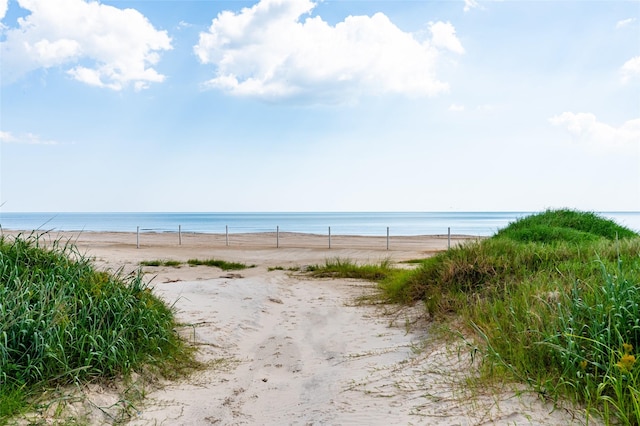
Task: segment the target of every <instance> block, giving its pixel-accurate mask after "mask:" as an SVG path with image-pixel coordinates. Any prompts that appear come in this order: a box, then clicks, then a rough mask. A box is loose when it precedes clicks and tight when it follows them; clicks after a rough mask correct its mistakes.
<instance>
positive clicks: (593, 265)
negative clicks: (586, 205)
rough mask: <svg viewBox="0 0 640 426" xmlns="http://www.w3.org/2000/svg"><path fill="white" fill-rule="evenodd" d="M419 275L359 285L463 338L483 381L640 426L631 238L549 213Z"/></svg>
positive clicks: (639, 346) (638, 285) (579, 215)
mask: <svg viewBox="0 0 640 426" xmlns="http://www.w3.org/2000/svg"><path fill="white" fill-rule="evenodd" d="M334 263H335V264H340V263H341V262H337V261H336V262H334ZM343 263H344V262H343ZM417 265H418V266H417V267H416V268H415V269H411V270H403V271H402V272H399V273H393V272H392V273H386V274H384V275H382V274H380V275H376V274H370V273H369V272H368V269H369V268H370V267H369V266H362V268H363V269H365V271H364V272H363V273H362V274H361V277H362V278H366V279H373V280H375V281H377V282H379V283H380V288H381V289H382V295H383V297H384V298H385V299H386V300H387V301H390V302H396V303H407V304H414V303H422V304H423V305H424V307H425V310H426V312H427V313H428V314H429V316H430V317H431V318H432V319H433V321H436V322H440V323H448V324H451V325H452V326H454V327H456V328H461V329H459V330H457V331H458V332H460V334H461V335H464V336H471V338H472V339H474V340H475V342H476V343H477V346H476V345H474V350H476V348H480V350H481V352H482V355H483V356H481V357H478V356H476V359H482V363H481V365H480V366H479V367H480V373H481V374H482V377H483V378H484V379H485V380H497V379H500V378H502V379H505V380H516V381H519V382H522V383H525V384H527V385H529V386H530V387H531V388H532V389H534V390H535V391H537V392H538V393H539V394H540V396H541V397H543V398H545V399H547V400H549V399H550V400H553V401H559V400H561V399H562V400H569V401H573V402H575V403H578V404H580V405H581V406H583V407H586V408H587V411H588V412H589V413H591V414H595V415H598V416H600V417H601V418H603V419H604V420H605V422H606V423H608V424H609V423H620V424H628V425H638V424H640V362H638V361H637V357H638V356H640V236H639V235H638V234H636V233H634V232H633V231H631V230H629V229H627V228H624V227H622V226H620V225H618V224H616V223H614V222H612V221H609V220H607V219H604V218H602V217H600V216H598V215H596V214H593V213H589V212H579V211H574V210H549V211H546V212H544V213H541V214H538V215H533V216H529V217H526V218H523V219H520V220H518V221H516V222H514V223H512V224H510V225H509V226H507V227H505V228H504V229H502V230H500V231H498V232H497V233H496V234H495V235H494V236H492V237H491V238H488V239H484V240H480V241H474V242H469V243H467V244H464V245H462V246H458V247H455V248H451V249H450V250H447V251H444V252H441V253H439V254H437V255H435V256H433V257H431V258H428V259H424V260H423V261H421V262H419V263H417ZM351 267H353V265H350V268H351ZM347 269H348V268H347ZM327 271H332V272H331V273H332V274H334V276H345V277H346V276H349V277H351V276H355V275H357V274H355V273H354V272H353V271H349V272H348V273H342V274H340V273H338V272H336V268H333V267H332V268H327ZM327 273H329V272H327Z"/></svg>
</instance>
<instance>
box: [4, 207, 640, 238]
mask: <svg viewBox="0 0 640 426" xmlns="http://www.w3.org/2000/svg"><path fill="white" fill-rule="evenodd" d="M529 214H531V213H530V212H442V213H434V212H431V213H410V212H393V213H392V212H388V213H383V212H382V213H381V212H375V213H374V212H369V213H367V212H364V213H356V212H348V213H325V212H323V213H6V212H4V213H3V212H0V226H1V227H2V229H7V230H33V229H36V230H42V231H45V230H46V231H49V230H52V231H117V232H135V231H136V229H137V227H140V231H141V232H177V231H178V227H180V228H181V229H182V232H199V233H214V234H223V233H225V232H226V229H227V227H228V231H229V233H243V232H275V231H276V227H279V229H280V232H304V233H312V234H327V233H328V228H329V227H331V233H332V234H333V235H381V236H382V235H386V233H387V227H388V228H389V233H390V235H442V234H446V233H447V231H448V228H451V233H452V234H465V235H476V236H489V235H492V234H494V233H495V232H496V231H497V230H498V229H501V228H503V227H505V226H507V225H508V224H509V223H511V222H513V221H514V220H517V219H518V218H521V217H524V216H527V215H529ZM599 214H600V215H601V216H603V217H607V218H610V219H613V220H615V221H616V222H618V223H619V224H621V225H624V226H627V227H628V228H631V229H633V230H635V231H640V212H602V213H599Z"/></svg>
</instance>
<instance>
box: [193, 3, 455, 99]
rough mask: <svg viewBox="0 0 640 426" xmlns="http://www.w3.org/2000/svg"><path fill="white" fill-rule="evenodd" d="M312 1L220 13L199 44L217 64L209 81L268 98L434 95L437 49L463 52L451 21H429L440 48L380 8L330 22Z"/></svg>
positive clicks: (204, 58) (442, 87)
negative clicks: (317, 13)
mask: <svg viewBox="0 0 640 426" xmlns="http://www.w3.org/2000/svg"><path fill="white" fill-rule="evenodd" d="M314 7H315V3H313V2H312V1H309V0H262V1H261V2H260V3H258V4H256V5H254V6H253V7H251V8H244V9H242V10H241V11H240V12H238V13H234V12H229V11H225V12H222V13H220V14H219V15H218V16H217V17H216V18H215V19H214V20H213V22H212V24H211V27H210V28H209V30H208V31H207V32H202V33H200V40H199V43H198V44H197V45H195V46H194V52H195V54H196V55H197V56H198V58H199V59H200V61H201V62H202V63H203V64H214V65H216V67H217V70H216V74H215V76H214V78H212V79H211V80H209V81H208V82H207V83H206V85H207V86H208V87H211V88H216V89H219V90H222V91H225V92H228V93H230V94H233V95H244V96H253V97H257V98H261V99H267V100H277V99H283V98H296V97H298V98H312V99H314V100H315V101H328V102H336V101H337V102H343V101H350V100H352V99H355V98H357V97H358V96H359V95H361V94H365V93H366V94H385V93H395V94H401V95H408V96H433V95H436V94H438V93H441V92H444V91H446V90H448V85H447V84H446V83H445V82H442V81H440V80H439V79H438V78H437V77H436V75H435V66H436V64H437V62H438V59H439V55H440V54H441V51H440V50H439V49H438V47H442V48H445V49H447V50H452V51H454V52H458V53H460V52H461V51H464V49H463V48H462V45H461V44H460V42H459V41H458V40H457V38H456V37H455V29H454V28H453V26H452V25H451V24H448V23H446V24H445V23H440V22H437V23H434V24H432V29H433V30H432V32H433V33H434V39H436V38H437V40H438V44H437V46H436V43H435V40H434V41H430V40H426V41H422V42H420V41H418V40H417V39H416V38H415V37H414V36H413V35H412V34H409V33H406V32H403V31H402V30H400V29H399V28H398V27H397V26H396V25H394V24H393V23H392V22H391V21H390V20H389V18H388V17H387V16H385V15H384V14H382V13H376V14H375V15H373V16H371V17H369V16H348V17H347V18H345V20H344V21H342V22H339V23H337V24H336V25H335V26H331V25H329V24H328V23H327V22H325V21H323V20H322V18H321V17H319V16H316V17H309V16H307V15H308V14H309V13H310V12H311V11H312V10H313V8H314ZM305 16H306V18H305ZM303 18H304V19H303ZM436 34H437V36H436Z"/></svg>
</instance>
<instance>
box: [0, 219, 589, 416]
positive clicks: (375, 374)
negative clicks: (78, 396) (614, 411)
mask: <svg viewBox="0 0 640 426" xmlns="http://www.w3.org/2000/svg"><path fill="white" fill-rule="evenodd" d="M4 233H5V234H14V233H13V232H7V231H5V232H4ZM278 237H279V238H278V241H276V235H275V234H232V235H230V236H229V240H228V241H227V240H226V237H225V235H209V234H182V235H181V236H180V240H179V236H178V234H174V233H162V234H141V235H140V236H139V238H137V237H136V234H135V233H133V234H130V233H90V232H87V233H80V234H78V233H60V234H57V233H56V234H53V233H52V234H49V235H48V236H46V237H45V238H50V239H58V238H61V239H62V240H69V241H72V242H74V243H75V244H76V245H77V247H78V249H79V250H80V252H82V253H84V254H86V255H88V256H90V257H92V258H93V259H94V260H95V263H96V265H97V266H98V267H99V268H103V269H109V270H112V271H117V270H119V271H121V272H122V273H125V274H127V273H130V272H132V271H135V270H138V269H139V268H140V262H141V261H145V260H147V261H149V260H159V259H161V260H178V261H182V262H186V261H187V260H188V259H193V258H197V259H210V258H216V259H222V260H226V261H234V262H243V263H245V264H247V265H252V267H251V268H248V269H244V270H241V271H234V272H232V273H229V272H225V271H221V270H220V269H217V268H213V267H207V266H196V267H191V266H186V265H183V266H181V267H178V268H174V267H143V268H142V270H143V272H144V273H145V276H146V277H147V278H148V279H149V280H151V284H152V286H153V289H154V291H155V292H156V294H158V295H159V296H160V297H161V298H163V299H164V300H166V301H167V303H169V304H174V306H175V307H176V310H177V317H178V321H179V322H180V323H182V324H184V327H182V329H181V333H182V334H183V335H184V336H185V338H186V339H188V340H189V342H191V343H192V344H194V345H196V347H197V348H198V359H199V360H201V361H202V362H204V363H206V364H207V368H206V369H205V370H204V371H200V372H198V373H196V374H194V375H192V376H190V377H187V378H184V379H181V380H178V381H174V382H171V381H166V382H161V383H153V384H149V383H146V384H139V385H137V386H142V387H143V389H141V393H143V394H144V399H142V400H141V401H137V402H136V403H135V409H134V410H133V413H132V416H131V417H130V418H128V419H127V420H126V422H125V423H128V424H132V425H390V424H397V425H416V424H421V425H480V424H505V425H506V424H518V425H522V424H532V425H539V424H545V425H570V424H576V425H579V424H585V418H584V413H583V412H582V411H581V410H577V409H573V408H571V407H570V406H564V407H560V406H554V405H553V404H552V403H549V402H545V401H543V400H542V399H540V397H539V396H538V395H537V394H535V393H533V392H531V391H529V390H527V389H526V388H524V387H520V386H516V385H503V386H501V387H500V388H493V389H487V388H486V387H484V388H478V387H476V386H474V385H473V371H474V370H473V365H472V363H471V347H468V346H465V344H464V342H463V341H462V340H459V341H448V342H445V341H443V340H441V339H438V338H435V337H434V336H432V334H431V333H430V332H429V323H428V321H426V319H425V318H424V316H423V314H422V310H421V308H420V306H416V307H413V308H404V309H398V307H396V306H381V305H375V306H372V305H367V304H362V303H359V301H358V299H359V298H360V297H361V296H366V295H370V294H373V293H374V292H375V291H376V289H375V286H374V285H372V284H371V283H367V282H361V281H353V280H344V279H335V280H324V279H323V280H320V279H312V278H309V277H307V276H305V275H304V274H302V273H300V272H297V271H294V270H293V269H296V268H299V267H302V268H304V266H305V265H310V264H322V263H324V261H325V260H326V259H329V258H336V257H337V258H341V259H350V260H354V261H358V262H370V263H371V262H379V261H381V260H389V261H391V262H394V263H396V262H400V261H403V260H409V259H417V258H424V257H427V256H430V255H432V254H433V253H435V252H437V251H439V250H444V249H446V248H447V245H448V244H449V241H448V239H447V236H446V235H445V236H417V237H394V238H392V239H391V240H389V242H388V244H389V245H388V248H387V239H386V238H385V237H352V236H334V237H332V239H331V248H329V247H328V245H329V244H328V238H327V236H318V235H307V234H286V233H285V234H280V235H279V236H278ZM469 238H474V237H465V236H452V238H451V242H450V243H451V245H455V244H460V243H462V242H464V241H466V240H468V239H469ZM82 392H83V393H84V395H85V397H84V398H83V399H82V400H81V401H78V402H76V403H74V404H70V405H69V407H70V408H72V409H73V410H75V412H76V413H77V415H78V416H79V415H83V416H87V418H88V419H89V420H90V422H91V424H96V425H97V424H112V423H113V422H114V420H115V419H118V418H119V416H120V415H121V412H122V407H123V405H124V403H123V401H122V399H123V398H122V389H120V390H118V389H117V388H115V389H114V388H107V387H105V386H101V385H96V384H91V385H87V386H86V388H84V389H82ZM129 408H131V407H129ZM52 411H53V409H50V410H49V411H47V412H45V413H43V414H42V416H44V417H45V420H46V417H47V416H53V414H52ZM590 423H592V424H596V423H595V422H594V421H593V419H590Z"/></svg>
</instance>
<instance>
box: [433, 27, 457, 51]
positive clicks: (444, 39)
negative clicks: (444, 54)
mask: <svg viewBox="0 0 640 426" xmlns="http://www.w3.org/2000/svg"><path fill="white" fill-rule="evenodd" d="M429 31H431V34H432V36H433V37H432V43H433V45H434V46H436V47H441V48H444V49H448V50H450V51H452V52H454V53H458V54H462V53H464V47H462V43H460V40H458V37H456V29H455V28H454V27H453V25H451V23H450V22H430V23H429Z"/></svg>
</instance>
